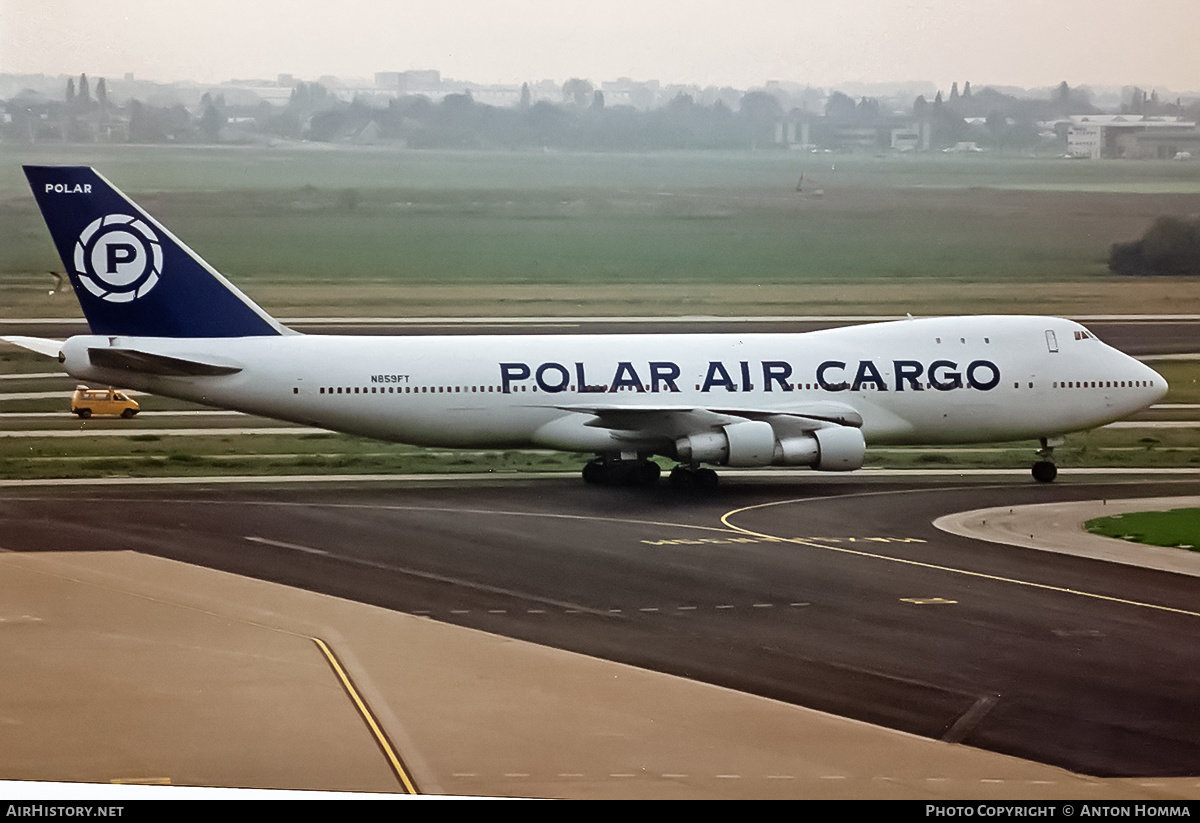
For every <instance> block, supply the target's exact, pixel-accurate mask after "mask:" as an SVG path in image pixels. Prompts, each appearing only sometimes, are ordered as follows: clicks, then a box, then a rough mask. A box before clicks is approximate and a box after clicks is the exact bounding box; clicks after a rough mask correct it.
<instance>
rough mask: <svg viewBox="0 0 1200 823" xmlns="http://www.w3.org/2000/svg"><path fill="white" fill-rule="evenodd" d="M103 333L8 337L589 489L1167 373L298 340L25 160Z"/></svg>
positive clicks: (1055, 437)
mask: <svg viewBox="0 0 1200 823" xmlns="http://www.w3.org/2000/svg"><path fill="white" fill-rule="evenodd" d="M25 174H26V176H27V177H28V179H29V183H30V185H31V186H32V188H33V193H34V196H35V198H36V199H37V202H38V205H39V206H40V208H41V211H42V215H43V217H44V218H45V220H46V224H47V226H48V227H49V229H50V233H51V235H52V236H53V239H54V243H55V245H56V246H57V248H58V252H59V254H60V255H61V257H62V261H63V264H64V265H65V266H66V269H67V274H68V276H69V278H70V281H71V285H72V286H73V287H74V290H75V294H76V296H77V297H78V298H79V302H80V304H81V306H82V308H83V312H84V315H85V317H86V318H87V322H88V325H89V326H90V329H91V332H92V333H91V334H87V335H80V336H76V337H71V338H69V339H67V340H48V339H43V338H34V337H23V336H20V337H15V336H14V337H7V338H4V339H6V340H7V341H8V342H10V343H15V344H16V345H19V346H23V347H25V348H28V349H32V350H33V351H36V352H40V353H42V354H45V355H47V356H50V357H56V358H58V360H59V361H60V362H61V363H62V364H63V366H64V368H65V369H66V371H67V373H68V374H70V375H71V376H72V377H75V378H77V379H79V380H82V381H87V382H89V383H94V384H107V385H112V386H120V387H123V388H126V389H136V390H141V391H145V392H151V393H153V394H160V395H165V396H168V397H176V398H181V399H184V400H191V401H195V402H198V403H204V404H207V405H209V406H216V407H219V408H223V409H236V410H238V411H242V412H247V413H249V414H256V415H262V416H265V417H271V418H277V419H280V420H289V421H293V422H296V423H302V424H305V425H310V426H317V427H321V428H324V429H329V430H332V431H338V432H347V433H350V434H357V435H363V436H366V437H372V438H378V439H380V440H389V441H395V442H401V443H410V444H415V445H424V446H440V447H449V448H475V449H478V448H485V449H486V448H496V449H510V448H550V449H560V450H565V451H571V452H580V453H584V454H594V455H596V457H595V458H594V459H592V460H591V461H590V462H588V463H587V464H586V465H585V466H584V469H583V477H584V479H585V480H587V481H589V482H594V483H609V484H644V485H650V484H652V483H654V482H656V481H657V479H658V477H659V465H658V463H656V462H654V461H652V460H651V459H650V458H651V457H653V456H656V455H658V456H662V457H666V458H669V459H670V460H673V461H676V462H677V465H676V467H675V468H674V469H673V470H672V471H671V480H672V482H674V483H676V484H680V485H685V484H696V485H700V486H711V485H714V484H715V483H716V480H717V476H716V474H715V472H714V471H713V469H712V468H709V467H710V466H798V467H799V466H803V467H808V468H811V469H816V470H819V471H853V470H855V469H858V468H860V467H861V466H862V465H863V457H864V454H865V452H866V449H867V447H868V446H869V445H876V444H929V445H932V444H950V443H983V442H1000V441H1016V440H1033V441H1037V442H1038V443H1039V446H1040V448H1039V449H1038V461H1037V462H1035V463H1034V464H1033V476H1034V478H1036V479H1037V480H1039V481H1043V482H1049V481H1051V480H1053V479H1054V477H1055V475H1056V474H1057V470H1056V468H1055V464H1054V463H1053V461H1052V453H1053V449H1054V447H1055V446H1056V445H1059V444H1061V443H1062V438H1063V435H1065V434H1067V433H1069V432H1074V431H1080V430H1084V429H1090V428H1094V427H1096V426H1100V425H1103V424H1105V423H1108V422H1110V421H1114V420H1117V419H1119V418H1122V417H1125V416H1127V415H1130V414H1132V413H1134V412H1136V411H1138V410H1140V409H1144V408H1146V407H1147V406H1148V405H1150V404H1151V403H1153V402H1155V401H1156V400H1158V399H1159V398H1161V397H1162V396H1163V395H1164V394H1165V393H1166V391H1167V384H1166V381H1165V380H1163V378H1162V376H1161V375H1159V374H1158V373H1156V372H1155V371H1154V370H1153V369H1151V368H1149V367H1148V366H1146V365H1144V364H1142V363H1140V362H1138V361H1137V360H1134V359H1133V358H1132V357H1129V356H1127V355H1125V354H1123V353H1121V352H1119V351H1117V350H1116V349H1114V348H1111V347H1110V346H1108V345H1106V344H1104V343H1103V342H1101V341H1100V340H1098V339H1096V337H1095V336H1094V335H1093V334H1092V333H1091V332H1089V331H1088V330H1087V329H1086V328H1084V327H1083V326H1081V325H1079V324H1078V323H1075V322H1072V321H1070V320H1064V319H1060V318H1055V317H1029V316H978V317H944V318H924V319H910V320H899V321H894V322H886V323H874V324H869V325H860V326H851V327H846V328H837V329H829V330H825V331H813V332H807V333H802V334H610V335H487V336H404V337H396V336H344V335H323V334H300V333H297V332H295V331H293V330H291V329H288V328H286V327H285V326H283V325H281V324H280V323H279V322H277V321H276V320H275V319H274V318H272V317H271V316H270V315H269V314H267V312H265V311H264V310H263V309H262V308H260V307H259V306H258V305H256V304H255V303H254V302H253V301H252V300H250V299H249V298H248V297H246V295H244V294H243V293H242V292H241V291H239V290H238V289H237V288H236V287H235V286H234V285H233V284H231V283H230V282H229V281H228V280H226V279H225V278H224V277H223V276H222V275H221V274H220V273H218V272H217V271H216V270H215V269H213V268H212V267H211V266H209V265H208V264H207V263H206V262H205V261H204V260H203V259H201V258H200V256H199V255H197V254H196V253H195V252H193V251H192V250H191V249H189V248H188V247H187V246H186V245H184V244H183V242H182V241H180V240H179V239H178V238H177V237H175V235H173V234H172V233H171V232H170V231H168V230H167V228H166V227H165V226H163V225H162V224H161V223H159V222H158V221H157V220H155V219H154V218H153V217H151V216H150V215H149V214H147V213H146V212H145V211H143V210H142V209H141V208H139V207H138V206H137V205H136V204H135V203H134V202H133V201H132V200H130V199H129V198H128V197H126V196H125V195H124V194H123V193H121V192H120V191H119V190H117V188H116V187H115V186H113V185H112V184H111V183H109V182H108V181H107V180H106V179H105V178H104V177H102V176H101V175H100V174H98V173H97V172H95V171H94V170H92V169H91V168H88V167H79V166H61V167H58V166H56V167H48V166H26V167H25Z"/></svg>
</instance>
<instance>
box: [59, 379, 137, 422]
mask: <svg viewBox="0 0 1200 823" xmlns="http://www.w3.org/2000/svg"><path fill="white" fill-rule="evenodd" d="M140 410H141V408H140V407H139V406H138V404H137V401H136V400H134V399H133V398H132V397H130V396H129V395H127V394H125V393H124V392H119V391H116V390H115V389H112V388H107V389H89V388H88V387H87V386H76V387H75V393H74V394H73V395H71V413H72V414H77V415H79V416H80V417H91V416H92V415H93V414H114V415H119V416H121V417H125V418H129V417H133V416H134V415H135V414H137V413H138V412H139V411H140Z"/></svg>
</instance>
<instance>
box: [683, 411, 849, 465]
mask: <svg viewBox="0 0 1200 823" xmlns="http://www.w3.org/2000/svg"><path fill="white" fill-rule="evenodd" d="M866 451H867V443H866V441H865V440H864V439H863V433H862V431H861V430H860V429H856V428H852V427H849V426H831V427H828V428H824V429H816V430H814V431H811V432H806V433H804V434H802V435H799V436H796V437H785V438H782V439H778V438H776V437H775V431H774V429H772V428H771V424H770V423H768V422H766V421H764V420H747V421H746V422H744V423H731V424H730V425H728V426H724V427H722V428H721V429H720V430H718V431H711V432H700V433H698V434H691V435H688V436H686V437H681V438H679V439H678V440H676V441H675V457H676V459H677V460H679V462H680V463H711V464H713V465H717V466H812V467H813V468H814V469H817V470H819V471H853V470H854V469H860V468H862V464H863V458H864V456H865V455H866Z"/></svg>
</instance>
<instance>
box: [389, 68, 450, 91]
mask: <svg viewBox="0 0 1200 823" xmlns="http://www.w3.org/2000/svg"><path fill="white" fill-rule="evenodd" d="M375 85H376V86H378V87H379V88H381V89H387V90H389V91H395V92H397V93H399V94H421V93H428V92H438V91H441V90H442V73H441V72H440V71H438V70H437V69H421V70H414V71H379V72H376V73H375Z"/></svg>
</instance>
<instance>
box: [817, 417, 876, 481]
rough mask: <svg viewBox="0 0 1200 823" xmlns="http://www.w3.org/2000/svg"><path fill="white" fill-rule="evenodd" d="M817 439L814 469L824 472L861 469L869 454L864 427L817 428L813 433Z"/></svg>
mask: <svg viewBox="0 0 1200 823" xmlns="http://www.w3.org/2000/svg"><path fill="white" fill-rule="evenodd" d="M812 436H813V438H814V439H815V440H816V441H817V447H818V454H817V462H816V463H813V464H812V467H813V468H814V469H817V470H818V471H823V472H850V471H854V470H855V469H861V468H862V464H863V458H864V457H866V454H867V441H866V440H865V439H863V433H862V429H855V428H851V427H849V426H836V427H830V428H827V429H817V430H816V431H814V432H813V433H812Z"/></svg>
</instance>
